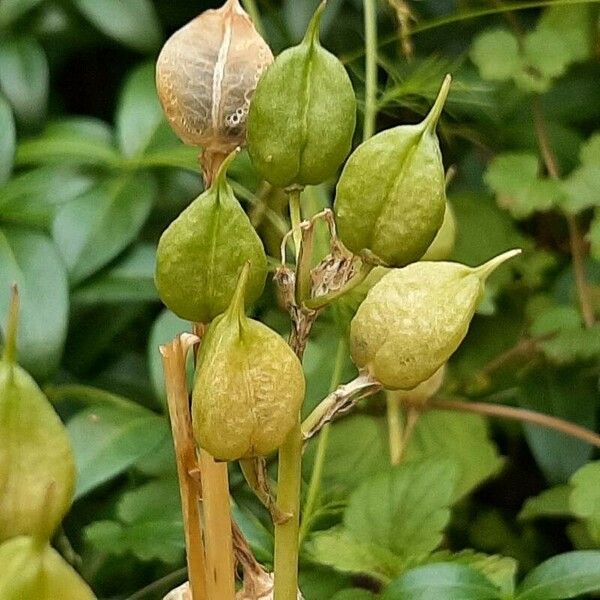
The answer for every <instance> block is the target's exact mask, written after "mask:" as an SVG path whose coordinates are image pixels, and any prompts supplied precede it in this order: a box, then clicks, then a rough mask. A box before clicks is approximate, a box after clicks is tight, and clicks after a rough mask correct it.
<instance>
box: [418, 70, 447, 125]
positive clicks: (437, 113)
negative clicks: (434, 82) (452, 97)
mask: <svg viewBox="0 0 600 600" xmlns="http://www.w3.org/2000/svg"><path fill="white" fill-rule="evenodd" d="M451 83H452V76H451V75H450V74H448V75H446V77H444V81H443V83H442V87H441V88H440V91H439V92H438V95H437V98H436V100H435V103H434V104H433V106H432V107H431V110H430V111H429V114H428V115H427V116H426V117H425V119H424V120H423V122H422V123H421V125H422V126H423V133H430V134H432V133H433V132H434V131H435V128H436V127H437V124H438V121H439V120H440V117H441V116H442V111H443V110H444V105H445V104H446V100H447V98H448V93H449V92H450V84H451Z"/></svg>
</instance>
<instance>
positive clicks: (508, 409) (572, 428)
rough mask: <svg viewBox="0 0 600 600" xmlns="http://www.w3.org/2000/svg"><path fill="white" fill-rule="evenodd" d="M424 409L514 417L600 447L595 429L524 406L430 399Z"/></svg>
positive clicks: (599, 440) (505, 417)
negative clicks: (515, 406)
mask: <svg viewBox="0 0 600 600" xmlns="http://www.w3.org/2000/svg"><path fill="white" fill-rule="evenodd" d="M423 410H454V411H462V412H472V413H478V414H482V415H491V416H494V417H502V418H504V419H513V420H515V421H521V422H524V423H532V424H534V425H539V426H540V427H546V428H547V429H554V430H555V431H560V432H561V433H565V434H567V435H570V436H571V437H574V438H577V439H579V440H581V441H583V442H586V443H587V444H592V445H593V446H596V448H600V435H598V434H597V433H594V432H593V431H591V430H589V429H586V428H585V427H581V426H579V425H575V424H574V423H570V422H569V421H565V420H563V419H558V418H557V417H551V416H549V415H544V414H542V413H538V412H536V411H533V410H527V409H524V408H514V407H513V406H503V405H501V404H489V403H487V402H465V401H463V400H441V399H435V400H430V401H429V402H428V403H427V404H426V405H425V406H424V407H423Z"/></svg>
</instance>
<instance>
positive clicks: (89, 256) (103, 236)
mask: <svg viewBox="0 0 600 600" xmlns="http://www.w3.org/2000/svg"><path fill="white" fill-rule="evenodd" d="M156 192H157V187H156V182H155V180H154V178H153V177H151V176H150V175H147V174H138V175H132V176H121V177H118V178H114V179H110V180H107V181H106V182H104V183H102V184H100V185H98V186H96V187H95V188H93V189H92V190H90V191H89V192H87V193H85V194H83V195H81V196H79V197H78V198H77V199H76V200H74V201H72V202H69V203H68V204H66V205H64V206H63V207H62V208H61V209H60V210H59V212H58V214H57V215H56V219H55V220H54V224H53V227H52V234H53V237H54V240H55V241H56V243H57V245H58V247H59V249H60V251H61V254H62V256H63V258H64V260H65V263H66V265H67V269H68V271H69V278H70V281H71V283H73V284H76V283H79V282H80V281H82V280H83V279H85V278H86V277H89V276H90V275H92V274H93V273H95V272H96V271H98V270H99V269H100V268H102V267H103V266H104V265H105V264H106V263H108V262H109V261H110V260H112V259H113V258H115V256H117V255H118V254H119V253H120V252H122V251H123V250H124V249H125V248H126V247H127V246H128V245H129V244H130V243H131V242H132V241H133V240H134V239H135V238H136V236H137V234H138V233H139V231H140V229H141V228H142V226H143V225H144V223H145V221H146V219H147V217H148V215H149V213H150V209H151V208H152V204H153V202H154V199H155V197H156Z"/></svg>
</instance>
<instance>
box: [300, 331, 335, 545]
mask: <svg viewBox="0 0 600 600" xmlns="http://www.w3.org/2000/svg"><path fill="white" fill-rule="evenodd" d="M345 356H346V342H345V340H344V338H343V337H342V338H340V340H339V342H338V347H337V352H336V355H335V363H334V366H333V373H332V374H331V382H330V384H329V391H330V392H333V390H335V388H336V387H337V386H338V385H339V384H340V382H341V380H342V368H343V366H344V357H345ZM329 427H330V424H329V423H328V424H327V425H325V426H324V427H323V429H322V430H321V433H320V435H319V442H318V444H317V452H316V454H315V462H314V463H313V468H312V473H311V476H310V483H309V484H308V492H307V494H306V502H305V503H304V509H303V511H302V524H301V526H300V542H299V544H300V546H302V542H303V541H304V539H305V538H306V536H307V534H308V532H309V531H310V525H311V520H312V517H313V515H314V513H315V509H316V507H317V502H318V500H319V492H320V489H321V480H322V479H323V469H324V467H325V456H326V454H327V441H328V438H329Z"/></svg>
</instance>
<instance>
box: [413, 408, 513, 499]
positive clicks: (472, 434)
mask: <svg viewBox="0 0 600 600" xmlns="http://www.w3.org/2000/svg"><path fill="white" fill-rule="evenodd" d="M444 457H446V458H450V459H452V460H453V461H454V462H455V463H456V465H457V482H456V488H455V492H454V493H455V497H456V498H461V497H462V496H465V495H466V494H468V493H469V492H471V491H472V490H473V489H474V488H475V487H477V486H478V485H479V484H480V483H481V482H482V481H484V480H486V479H487V478H489V477H491V476H493V475H495V474H496V473H498V471H499V470H500V469H501V468H502V465H503V462H504V461H503V459H502V458H501V457H500V456H499V455H498V451H497V449H496V446H495V445H494V444H493V443H492V442H491V441H490V439H489V436H488V431H487V425H486V422H485V420H484V419H483V418H481V417H479V416H478V415H466V414H457V413H450V412H444V411H428V412H425V413H423V414H422V415H421V418H420V419H419V421H418V422H417V426H416V427H415V430H414V433H413V435H412V437H411V439H410V443H409V445H408V447H407V450H406V458H407V460H411V459H415V460H422V459H425V458H438V459H441V458H444Z"/></svg>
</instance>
